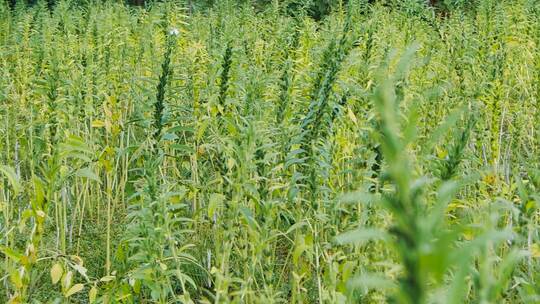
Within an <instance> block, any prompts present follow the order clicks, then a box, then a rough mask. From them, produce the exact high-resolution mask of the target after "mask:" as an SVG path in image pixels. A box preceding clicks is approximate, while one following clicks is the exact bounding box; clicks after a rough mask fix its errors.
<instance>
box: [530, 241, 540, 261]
mask: <svg viewBox="0 0 540 304" xmlns="http://www.w3.org/2000/svg"><path fill="white" fill-rule="evenodd" d="M531 256H532V257H533V258H540V244H532V246H531Z"/></svg>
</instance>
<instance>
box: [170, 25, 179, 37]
mask: <svg viewBox="0 0 540 304" xmlns="http://www.w3.org/2000/svg"><path fill="white" fill-rule="evenodd" d="M178 34H180V31H179V30H178V29H177V28H175V27H173V28H172V29H170V30H169V35H171V36H178Z"/></svg>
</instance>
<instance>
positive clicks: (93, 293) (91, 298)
mask: <svg viewBox="0 0 540 304" xmlns="http://www.w3.org/2000/svg"><path fill="white" fill-rule="evenodd" d="M97 292H98V290H97V288H96V286H92V288H90V291H89V292H88V302H90V304H92V303H94V302H95V301H96V297H97Z"/></svg>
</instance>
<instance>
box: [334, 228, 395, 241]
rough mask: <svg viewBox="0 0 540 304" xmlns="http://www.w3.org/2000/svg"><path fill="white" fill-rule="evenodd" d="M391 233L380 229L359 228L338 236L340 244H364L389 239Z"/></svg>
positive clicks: (337, 239)
mask: <svg viewBox="0 0 540 304" xmlns="http://www.w3.org/2000/svg"><path fill="white" fill-rule="evenodd" d="M387 239H389V235H388V234H387V233H386V232H384V231H382V230H379V229H374V228H357V229H355V230H351V231H347V232H345V233H342V234H340V235H338V236H336V242H337V243H338V244H362V243H365V242H367V241H372V240H387Z"/></svg>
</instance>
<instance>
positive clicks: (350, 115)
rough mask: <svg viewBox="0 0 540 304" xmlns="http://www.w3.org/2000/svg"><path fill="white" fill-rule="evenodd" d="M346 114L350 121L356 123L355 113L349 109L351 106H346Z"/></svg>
mask: <svg viewBox="0 0 540 304" xmlns="http://www.w3.org/2000/svg"><path fill="white" fill-rule="evenodd" d="M347 115H348V116H349V118H350V119H351V120H352V122H354V124H355V125H356V124H357V123H358V120H357V119H356V115H354V112H353V111H352V110H351V108H347Z"/></svg>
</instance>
